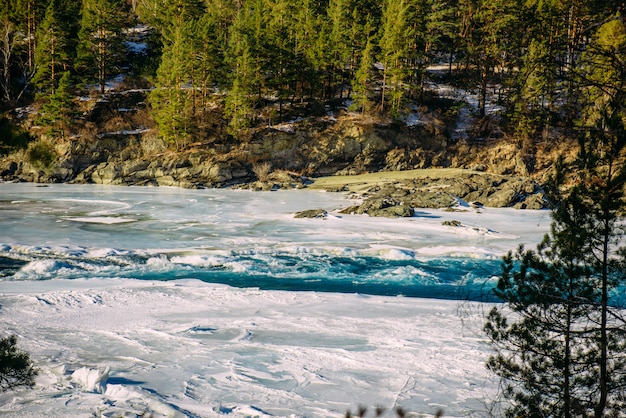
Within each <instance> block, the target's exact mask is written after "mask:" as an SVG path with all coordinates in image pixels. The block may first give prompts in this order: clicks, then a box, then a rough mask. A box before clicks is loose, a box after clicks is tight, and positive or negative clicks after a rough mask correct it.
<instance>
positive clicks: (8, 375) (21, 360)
mask: <svg viewBox="0 0 626 418" xmlns="http://www.w3.org/2000/svg"><path fill="white" fill-rule="evenodd" d="M37 373H38V371H37V369H36V368H34V367H33V364H32V362H31V360H30V356H29V355H28V353H25V352H23V351H21V350H19V349H18V348H17V338H16V337H15V336H14V335H12V336H10V337H6V338H2V339H0V391H1V392H4V391H7V390H12V389H16V388H18V387H21V386H29V387H32V386H33V385H34V384H35V377H36V376H37Z"/></svg>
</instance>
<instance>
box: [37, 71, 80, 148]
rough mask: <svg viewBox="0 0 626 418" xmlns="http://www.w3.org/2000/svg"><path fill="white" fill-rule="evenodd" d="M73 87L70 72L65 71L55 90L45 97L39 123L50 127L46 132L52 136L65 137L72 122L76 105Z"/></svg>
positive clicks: (38, 119)
mask: <svg viewBox="0 0 626 418" xmlns="http://www.w3.org/2000/svg"><path fill="white" fill-rule="evenodd" d="M71 88H72V85H71V77H70V73H69V71H65V72H64V73H63V75H62V76H61V79H60V80H59V84H58V86H57V87H56V88H55V89H54V92H53V93H52V94H50V95H49V96H48V97H47V99H44V100H45V103H44V104H43V105H42V107H41V112H40V115H39V117H38V118H37V123H39V124H40V125H42V126H44V127H46V128H48V129H47V131H46V132H47V134H48V135H49V136H50V137H53V138H58V137H60V138H64V137H65V134H66V131H67V129H68V127H69V126H70V125H71V123H72V117H73V116H74V113H75V108H76V105H75V103H74V95H73V94H72V90H71Z"/></svg>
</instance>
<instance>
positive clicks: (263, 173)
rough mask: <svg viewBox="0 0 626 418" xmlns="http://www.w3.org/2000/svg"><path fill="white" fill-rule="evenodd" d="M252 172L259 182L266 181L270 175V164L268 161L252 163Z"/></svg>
mask: <svg viewBox="0 0 626 418" xmlns="http://www.w3.org/2000/svg"><path fill="white" fill-rule="evenodd" d="M252 172H253V173H254V174H255V175H256V177H257V179H258V180H259V181H268V180H269V176H270V174H271V173H272V163H270V162H269V161H265V162H262V163H254V164H253V165H252Z"/></svg>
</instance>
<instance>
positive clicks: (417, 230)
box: [0, 184, 550, 417]
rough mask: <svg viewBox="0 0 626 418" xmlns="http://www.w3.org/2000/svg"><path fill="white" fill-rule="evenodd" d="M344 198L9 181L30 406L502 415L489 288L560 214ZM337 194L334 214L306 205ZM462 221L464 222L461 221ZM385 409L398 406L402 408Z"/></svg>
mask: <svg viewBox="0 0 626 418" xmlns="http://www.w3.org/2000/svg"><path fill="white" fill-rule="evenodd" d="M353 203H354V202H353V201H352V200H350V199H349V197H348V196H347V195H345V194H336V193H324V192H314V191H307V190H294V191H276V192H250V191H234V190H184V189H174V188H137V187H129V188H128V187H126V188H125V187H105V186H94V185H49V186H39V185H35V184H0V303H1V304H2V306H1V309H0V318H2V321H3V324H4V325H3V327H2V331H3V332H4V333H12V334H17V335H18V337H19V343H20V346H21V347H23V348H24V349H25V350H26V351H28V352H29V353H30V354H31V356H32V358H33V360H34V361H35V363H36V365H37V367H38V368H39V369H40V375H39V377H38V379H37V385H36V386H35V388H34V389H33V390H23V391H18V392H11V393H5V394H3V395H0V414H5V415H7V416H12V417H38V416H41V417H44V416H45V417H49V416H84V417H89V416H110V417H113V416H138V415H141V414H150V416H153V417H185V416H190V417H221V416H228V417H252V416H259V417H273V416H289V417H341V416H343V415H344V413H345V411H346V409H348V408H350V407H355V406H356V405H358V404H363V405H368V406H371V407H373V406H375V405H382V406H384V407H385V408H387V410H388V411H389V410H391V409H392V408H394V407H397V406H402V407H403V408H405V409H407V410H410V411H415V412H417V413H420V414H434V412H435V411H436V410H437V409H439V408H443V409H444V411H445V413H446V415H445V416H447V417H453V416H458V417H469V416H475V417H480V416H485V404H486V403H487V402H488V401H489V398H490V397H491V396H493V394H494V392H495V389H496V388H497V382H494V381H493V380H492V376H490V375H489V373H487V372H486V370H485V369H484V366H483V365H484V362H485V360H486V357H487V355H488V353H489V347H488V345H486V344H485V341H484V336H483V335H482V333H481V327H482V325H481V324H482V315H483V313H482V310H483V309H484V307H486V306H488V305H486V304H484V303H482V302H470V303H468V302H465V301H466V300H468V299H469V300H473V301H489V300H493V299H492V297H491V292H490V289H491V288H492V287H493V285H494V282H495V278H494V277H495V275H497V274H498V272H499V269H500V258H501V256H502V255H504V254H505V253H506V252H507V251H509V250H514V249H516V248H517V246H518V245H519V244H520V243H524V244H527V245H528V246H530V247H534V245H535V244H536V243H537V242H539V241H540V240H541V238H542V236H543V234H545V233H546V232H547V231H548V229H549V225H550V216H549V212H547V211H516V210H512V209H487V208H485V209H480V210H477V209H472V208H469V207H464V206H463V205H461V206H459V208H457V210H455V211H445V210H421V211H419V210H418V211H417V213H416V214H415V216H414V217H412V218H404V219H380V218H369V217H368V216H366V215H362V216H361V215H358V216H357V215H343V214H340V213H339V210H340V209H341V208H344V207H347V206H350V205H352V204H353ZM306 209H325V210H327V211H328V213H329V215H328V217H327V218H326V219H297V218H294V214H295V213H296V212H298V211H301V210H306ZM445 221H455V222H447V223H448V224H449V223H452V224H454V225H456V226H451V225H445V224H444V223H446V222H445ZM387 416H394V415H393V414H392V413H391V412H389V413H388V415H387Z"/></svg>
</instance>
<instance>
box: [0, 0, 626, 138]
mask: <svg viewBox="0 0 626 418" xmlns="http://www.w3.org/2000/svg"><path fill="white" fill-rule="evenodd" d="M623 9H624V4H623V2H622V1H621V0H489V1H487V0H383V1H373V0H210V1H208V0H207V1H197V0H82V1H70V0H2V4H1V5H0V94H1V98H2V100H1V102H0V104H1V106H2V110H3V111H8V110H11V109H14V108H16V107H21V106H26V105H29V104H33V103H35V104H36V105H37V106H38V109H39V115H40V116H39V119H38V121H37V122H38V124H40V125H43V126H49V127H50V130H49V132H50V133H51V134H52V135H57V136H59V135H63V134H64V133H65V131H66V130H67V127H68V126H70V125H71V124H72V121H73V119H75V118H76V114H75V109H74V110H73V109H72V106H73V104H72V97H76V96H77V95H80V93H81V92H84V91H85V89H91V91H97V92H99V93H100V94H104V92H105V89H106V85H107V82H109V81H110V80H112V79H115V77H120V76H121V75H123V77H124V78H125V80H126V82H127V83H129V84H130V85H134V86H141V87H143V88H149V89H150V94H149V103H150V113H151V116H152V117H153V118H154V121H155V123H156V126H158V131H159V135H160V137H161V138H163V139H164V140H165V141H166V142H168V143H170V144H182V143H185V141H187V140H188V139H190V138H193V137H194V136H197V135H199V134H200V132H201V129H202V128H203V127H204V126H205V125H206V124H207V123H208V122H207V117H206V115H207V113H208V112H210V111H212V110H214V109H215V108H216V106H218V107H219V108H220V109H221V111H222V112H223V117H224V120H225V121H226V123H227V132H228V134H229V135H231V136H232V137H233V138H235V139H238V140H245V139H246V137H247V135H248V132H249V129H250V128H252V127H254V126H255V124H257V123H259V121H261V120H263V121H264V122H265V123H269V124H270V125H271V124H272V123H279V122H281V121H283V120H285V119H286V118H287V114H286V109H299V110H298V112H299V113H298V114H300V115H303V116H307V115H314V114H316V113H319V112H323V111H324V109H325V108H332V107H334V106H337V105H338V104H344V105H345V104H346V103H347V104H348V105H349V108H350V110H351V111H354V112H360V113H362V114H364V115H366V114H368V115H378V116H380V115H382V116H384V117H386V118H390V119H391V120H398V119H401V118H402V117H403V115H405V114H406V113H407V112H408V111H409V110H410V109H411V107H419V106H429V107H433V106H435V107H437V106H439V107H443V108H444V109H446V106H445V105H442V104H441V103H436V102H435V100H433V97H432V95H428V94H425V92H426V89H425V85H426V84H427V83H433V82H435V83H436V82H438V81H441V80H445V81H446V82H447V83H450V84H452V85H453V86H456V87H459V88H463V89H466V90H470V91H473V92H475V93H476V97H477V102H478V103H477V106H476V113H477V114H478V116H484V115H485V114H486V113H488V112H487V106H488V101H487V97H488V95H491V96H493V97H495V99H496V100H497V104H498V106H499V107H498V108H499V109H501V110H500V112H499V114H500V120H499V122H498V123H500V124H502V126H503V127H504V129H505V130H506V132H508V133H510V134H511V135H515V136H516V137H518V138H521V139H522V140H524V139H531V140H532V139H536V138H542V137H543V138H545V137H546V135H550V133H551V131H552V130H553V129H559V130H561V131H563V130H565V131H567V129H570V128H573V127H575V126H577V125H580V124H583V125H584V124H585V123H587V122H586V121H588V120H590V118H591V119H593V118H594V116H593V114H594V112H595V113H597V111H598V109H599V108H600V107H602V106H603V104H606V103H608V102H609V101H611V100H614V99H615V97H616V95H618V92H621V91H623V88H624V86H623V83H624V80H625V79H626V77H625V76H624V73H626V63H625V62H624V51H625V50H626V25H625V22H624V16H623V12H624V10H623ZM432 68H438V70H439V71H437V72H432V73H429V71H428V70H429V69H432ZM450 109H452V111H453V110H454V107H453V106H448V107H447V110H448V111H450ZM73 112H74V113H73ZM289 117H293V114H291V115H290V116H289Z"/></svg>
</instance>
